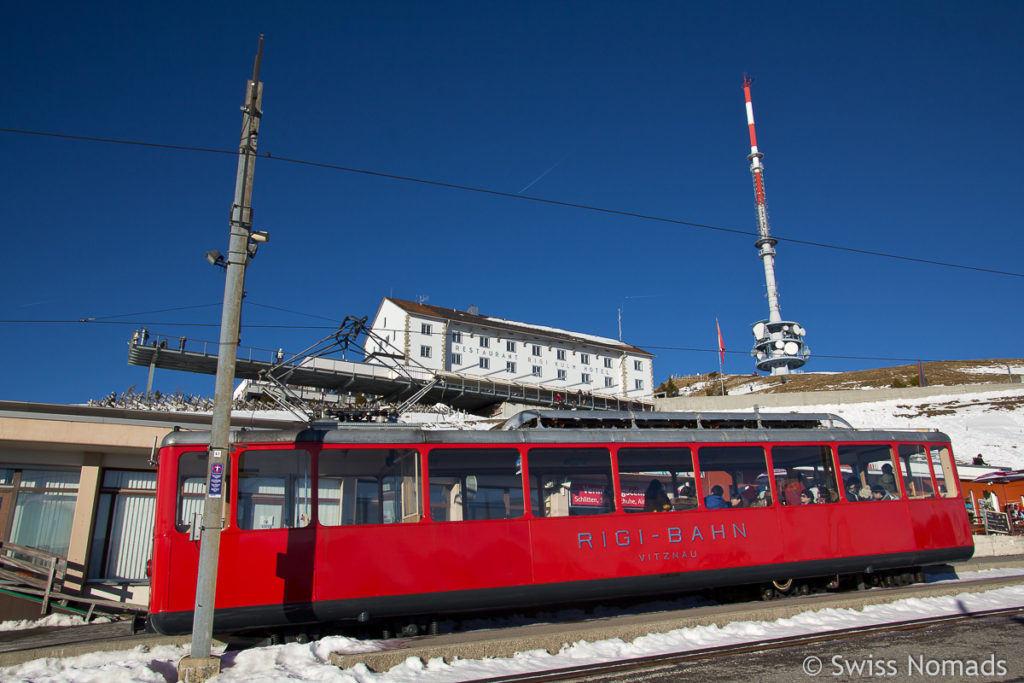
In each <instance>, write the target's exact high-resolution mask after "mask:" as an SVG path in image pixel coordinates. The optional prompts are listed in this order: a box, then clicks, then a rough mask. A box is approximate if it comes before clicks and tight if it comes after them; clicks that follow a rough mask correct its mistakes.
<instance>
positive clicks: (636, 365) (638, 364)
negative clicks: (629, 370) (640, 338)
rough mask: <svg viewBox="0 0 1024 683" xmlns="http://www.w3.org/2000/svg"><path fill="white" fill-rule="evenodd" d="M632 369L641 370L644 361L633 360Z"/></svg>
mask: <svg viewBox="0 0 1024 683" xmlns="http://www.w3.org/2000/svg"><path fill="white" fill-rule="evenodd" d="M633 369H634V370H636V371H637V372H643V370H644V362H643V361H642V360H635V361H633Z"/></svg>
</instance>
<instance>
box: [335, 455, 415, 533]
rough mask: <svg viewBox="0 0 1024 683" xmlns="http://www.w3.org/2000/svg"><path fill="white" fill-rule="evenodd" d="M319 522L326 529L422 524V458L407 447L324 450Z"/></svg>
mask: <svg viewBox="0 0 1024 683" xmlns="http://www.w3.org/2000/svg"><path fill="white" fill-rule="evenodd" d="M318 466H319V479H318V480H317V496H318V497H317V518H318V519H319V521H320V524H322V525H323V526H350V525H356V524H398V523H401V522H418V521H419V520H420V517H421V516H422V512H423V506H422V504H421V502H420V458H419V454H418V453H417V452H416V451H415V450H412V449H407V448H358V449H357V448H351V449H348V448H330V449H324V450H322V451H320V457H319V463H318Z"/></svg>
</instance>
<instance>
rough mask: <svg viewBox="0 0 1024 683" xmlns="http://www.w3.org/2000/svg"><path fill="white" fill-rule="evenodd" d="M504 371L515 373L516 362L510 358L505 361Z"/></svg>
mask: <svg viewBox="0 0 1024 683" xmlns="http://www.w3.org/2000/svg"><path fill="white" fill-rule="evenodd" d="M505 372H511V373H512V374H515V372H516V364H515V363H513V362H512V361H510V360H507V361H505Z"/></svg>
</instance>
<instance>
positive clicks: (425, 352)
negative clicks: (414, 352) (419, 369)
mask: <svg viewBox="0 0 1024 683" xmlns="http://www.w3.org/2000/svg"><path fill="white" fill-rule="evenodd" d="M420 358H430V347H429V346H421V347H420Z"/></svg>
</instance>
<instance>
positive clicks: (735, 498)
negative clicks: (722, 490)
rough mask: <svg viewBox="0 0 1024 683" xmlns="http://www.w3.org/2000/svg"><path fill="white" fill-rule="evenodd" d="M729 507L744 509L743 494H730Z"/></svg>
mask: <svg viewBox="0 0 1024 683" xmlns="http://www.w3.org/2000/svg"><path fill="white" fill-rule="evenodd" d="M729 507H731V508H742V507H746V504H745V501H744V500H743V494H741V493H740V492H739V491H737V492H736V493H734V494H732V496H730V498H729Z"/></svg>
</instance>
